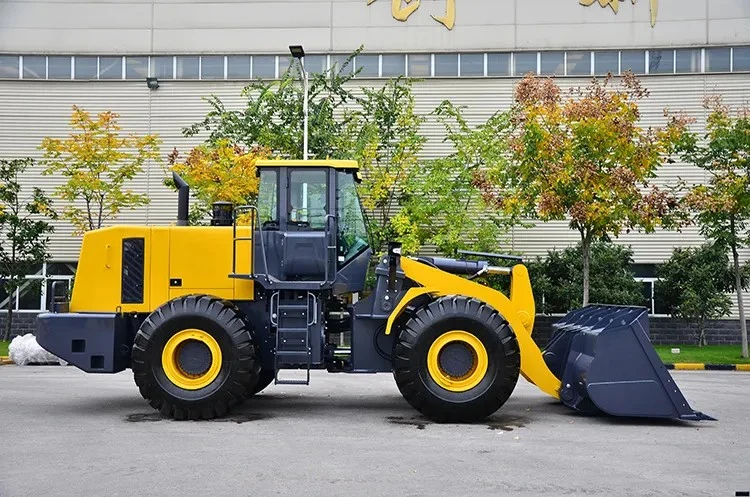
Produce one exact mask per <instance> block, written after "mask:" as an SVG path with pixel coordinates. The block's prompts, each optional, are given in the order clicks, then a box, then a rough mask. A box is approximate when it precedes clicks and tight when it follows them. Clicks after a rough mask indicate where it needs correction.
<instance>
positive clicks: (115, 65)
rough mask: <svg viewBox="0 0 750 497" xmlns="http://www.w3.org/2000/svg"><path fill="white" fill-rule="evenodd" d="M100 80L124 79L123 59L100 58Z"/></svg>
mask: <svg viewBox="0 0 750 497" xmlns="http://www.w3.org/2000/svg"><path fill="white" fill-rule="evenodd" d="M99 79H122V57H99Z"/></svg>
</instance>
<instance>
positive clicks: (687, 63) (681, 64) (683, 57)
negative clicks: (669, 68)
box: [675, 49, 701, 73]
mask: <svg viewBox="0 0 750 497" xmlns="http://www.w3.org/2000/svg"><path fill="white" fill-rule="evenodd" d="M676 53H677V55H676V57H675V70H676V71H677V72H678V73H690V72H701V51H700V49H691V50H677V51H676Z"/></svg>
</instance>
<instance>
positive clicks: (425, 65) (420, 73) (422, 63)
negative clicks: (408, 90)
mask: <svg viewBox="0 0 750 497" xmlns="http://www.w3.org/2000/svg"><path fill="white" fill-rule="evenodd" d="M431 74H432V56H430V55H429V54H413V55H412V54H409V76H412V77H426V76H430V75H431Z"/></svg>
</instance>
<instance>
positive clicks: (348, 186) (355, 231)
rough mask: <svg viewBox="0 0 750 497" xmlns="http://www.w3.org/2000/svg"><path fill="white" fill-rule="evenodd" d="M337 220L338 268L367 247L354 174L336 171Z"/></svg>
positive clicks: (365, 230) (365, 231)
mask: <svg viewBox="0 0 750 497" xmlns="http://www.w3.org/2000/svg"><path fill="white" fill-rule="evenodd" d="M336 175H337V180H338V198H337V201H336V202H337V204H338V208H337V212H336V214H337V216H336V217H337V218H338V223H337V224H338V255H339V257H338V259H339V267H341V266H343V265H344V264H346V263H347V262H349V261H350V260H351V259H353V258H354V257H356V256H357V255H359V254H360V253H361V252H362V251H364V250H365V249H366V248H367V247H368V246H369V244H368V242H367V227H366V225H365V216H364V213H363V212H362V206H361V204H360V203H359V196H358V195H357V187H356V184H355V182H354V174H353V173H351V172H345V171H338V172H337V173H336Z"/></svg>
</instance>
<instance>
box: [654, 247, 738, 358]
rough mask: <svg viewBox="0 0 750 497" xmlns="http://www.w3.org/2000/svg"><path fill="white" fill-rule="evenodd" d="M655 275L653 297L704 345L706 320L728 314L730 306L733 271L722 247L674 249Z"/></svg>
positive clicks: (699, 343) (700, 344)
mask: <svg viewBox="0 0 750 497" xmlns="http://www.w3.org/2000/svg"><path fill="white" fill-rule="evenodd" d="M656 275H657V276H658V277H659V278H660V279H659V281H657V283H656V288H655V296H656V298H657V299H658V300H659V302H661V303H662V305H664V306H665V308H666V309H667V311H668V312H669V313H670V314H672V315H673V316H675V317H679V318H682V319H684V320H685V321H686V323H687V324H688V326H690V325H691V324H693V325H695V329H696V334H695V338H696V341H697V343H698V345H699V346H703V345H707V342H706V330H705V325H706V321H707V320H709V319H719V318H721V317H724V316H727V315H729V312H730V309H731V305H732V300H731V299H730V298H729V296H728V295H727V292H732V291H733V290H734V285H735V282H734V271H733V270H732V268H731V266H730V265H729V257H728V256H727V250H726V248H725V247H722V246H721V245H719V244H716V243H712V244H705V245H703V246H701V247H696V248H676V249H675V250H674V251H673V252H672V257H671V258H670V259H669V260H668V261H667V262H666V263H664V264H661V265H660V266H658V268H657V272H656Z"/></svg>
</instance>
